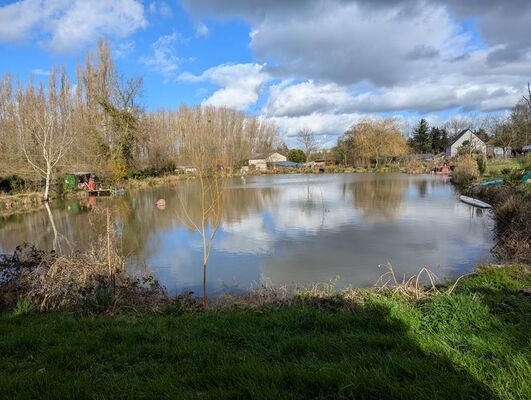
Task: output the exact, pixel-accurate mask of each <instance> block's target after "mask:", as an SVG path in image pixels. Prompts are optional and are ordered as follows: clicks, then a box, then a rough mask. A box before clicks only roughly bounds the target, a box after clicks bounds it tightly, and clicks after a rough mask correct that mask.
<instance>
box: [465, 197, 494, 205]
mask: <svg viewBox="0 0 531 400" xmlns="http://www.w3.org/2000/svg"><path fill="white" fill-rule="evenodd" d="M459 199H460V200H461V201H462V202H463V203H466V204H470V205H471V206H474V207H479V208H491V205H490V204H487V203H485V202H484V201H481V200H478V199H473V198H472V197H468V196H459Z"/></svg>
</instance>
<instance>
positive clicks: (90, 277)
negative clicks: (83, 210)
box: [0, 245, 167, 313]
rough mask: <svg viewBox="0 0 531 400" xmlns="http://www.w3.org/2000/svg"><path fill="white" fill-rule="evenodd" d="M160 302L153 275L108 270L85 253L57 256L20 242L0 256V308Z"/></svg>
mask: <svg viewBox="0 0 531 400" xmlns="http://www.w3.org/2000/svg"><path fill="white" fill-rule="evenodd" d="M166 303H167V302H166V294H165V291H164V289H163V288H162V287H161V286H160V285H159V284H158V282H157V281H156V280H154V279H153V278H151V277H147V278H146V277H142V278H135V277H131V276H127V275H126V274H125V273H123V272H121V271H117V272H116V273H110V272H109V269H108V266H107V265H106V264H102V263H101V262H98V261H97V260H94V259H90V258H89V257H88V256H82V255H79V256H77V257H75V258H74V257H70V258H67V257H57V256H56V255H55V254H46V253H44V252H42V251H38V250H36V249H35V247H33V246H28V245H24V246H19V247H18V248H17V250H16V251H15V253H14V254H13V255H12V256H2V258H1V259H0V311H1V310H11V309H14V312H15V313H24V312H28V311H29V310H30V309H33V308H35V309H36V310H37V311H47V310H71V311H75V312H95V313H102V312H111V313H115V312H120V311H127V310H134V311H138V310H144V311H158V310H160V308H161V307H164V306H165V304H166Z"/></svg>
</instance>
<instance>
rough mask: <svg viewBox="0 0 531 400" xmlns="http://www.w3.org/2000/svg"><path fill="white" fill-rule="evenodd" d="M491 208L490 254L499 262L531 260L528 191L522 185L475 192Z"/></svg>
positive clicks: (530, 201)
mask: <svg viewBox="0 0 531 400" xmlns="http://www.w3.org/2000/svg"><path fill="white" fill-rule="evenodd" d="M476 194H477V196H478V197H480V198H481V199H483V200H485V201H486V202H488V203H489V204H491V205H492V207H493V211H494V217H495V219H496V228H495V231H496V239H497V240H496V245H495V246H494V249H493V252H494V254H495V255H496V256H498V258H500V259H501V260H503V261H515V262H524V263H529V260H531V224H529V220H530V219H531V192H530V191H529V190H528V189H527V188H525V187H524V186H523V185H520V186H505V185H504V186H492V187H488V188H480V189H478V190H477V193H476Z"/></svg>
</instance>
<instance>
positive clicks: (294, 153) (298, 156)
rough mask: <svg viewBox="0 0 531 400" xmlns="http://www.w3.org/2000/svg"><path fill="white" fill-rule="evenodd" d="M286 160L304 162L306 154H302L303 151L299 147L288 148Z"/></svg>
mask: <svg viewBox="0 0 531 400" xmlns="http://www.w3.org/2000/svg"><path fill="white" fill-rule="evenodd" d="M288 161H292V162H296V163H303V162H306V154H304V151H302V150H299V149H293V150H290V151H289V153H288Z"/></svg>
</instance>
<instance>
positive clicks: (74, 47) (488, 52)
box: [0, 0, 531, 145]
mask: <svg viewBox="0 0 531 400" xmlns="http://www.w3.org/2000/svg"><path fill="white" fill-rule="evenodd" d="M529 20H531V2H529V1H524V0H514V1H511V2H506V3H504V6H503V7H500V6H499V2H497V1H494V0H481V1H480V0H471V1H469V2H466V3H465V4H463V2H459V1H457V0H444V1H437V0H388V1H385V2H370V1H368V0H311V1H310V0H292V1H283V0H270V1H260V0H180V1H177V0H166V1H158V0H156V1H141V0H115V1H112V2H110V1H106V0H90V1H89V0H22V1H0V54H1V58H0V73H7V72H10V73H12V74H14V75H17V76H18V77H20V79H21V80H22V81H26V80H27V79H28V77H29V76H30V75H31V74H33V75H34V76H35V77H36V79H46V73H47V71H49V70H50V68H51V67H52V66H53V65H59V64H65V65H66V66H67V67H68V69H69V70H70V71H72V72H73V71H74V68H75V65H76V62H77V61H78V60H82V59H83V54H84V52H85V51H86V50H87V49H93V48H94V46H95V44H96V42H97V39H98V37H99V36H103V37H105V38H107V39H108V40H109V41H110V42H111V45H112V47H113V51H114V53H115V57H116V64H117V67H118V70H119V71H120V72H122V73H123V74H124V75H126V76H134V75H142V76H143V77H144V98H143V104H144V106H145V108H146V109H147V110H154V109H157V108H161V107H165V108H174V107H178V106H179V105H180V104H182V103H187V104H212V105H216V106H229V107H234V108H237V109H240V110H242V111H244V112H247V113H252V114H256V115H259V116H262V117H263V118H267V119H270V120H272V121H273V122H275V123H276V124H277V126H278V128H279V130H280V132H281V134H282V135H283V136H284V137H285V138H286V139H287V140H288V141H289V140H290V139H289V138H290V137H291V136H292V135H294V134H295V133H296V132H297V130H298V129H301V128H304V127H310V128H311V129H313V130H314V131H315V132H316V133H317V134H318V135H319V138H320V141H321V142H322V143H323V144H324V145H326V144H331V143H333V142H334V141H335V140H336V138H337V135H339V134H341V133H342V132H343V131H344V130H345V129H347V128H348V127H349V126H350V125H352V124H353V123H355V122H356V121H357V120H359V119H360V118H364V117H367V116H382V115H383V116H389V115H391V116H397V117H398V118H399V119H400V120H401V121H402V122H403V123H404V124H405V125H407V124H409V125H411V124H413V123H414V122H415V121H416V120H418V119H419V118H421V117H425V118H428V119H429V120H430V121H432V122H433V123H442V122H443V121H444V120H445V119H447V118H450V117H456V118H469V117H471V116H474V117H478V116H483V115H485V114H486V113H492V112H494V113H500V112H504V111H506V110H508V109H509V108H510V107H512V106H513V105H514V104H515V103H516V101H518V99H519V98H521V95H522V93H523V90H524V87H525V85H526V83H527V81H528V80H529V79H531V39H528V37H529V35H528V21H529ZM476 119H477V118H476Z"/></svg>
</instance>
